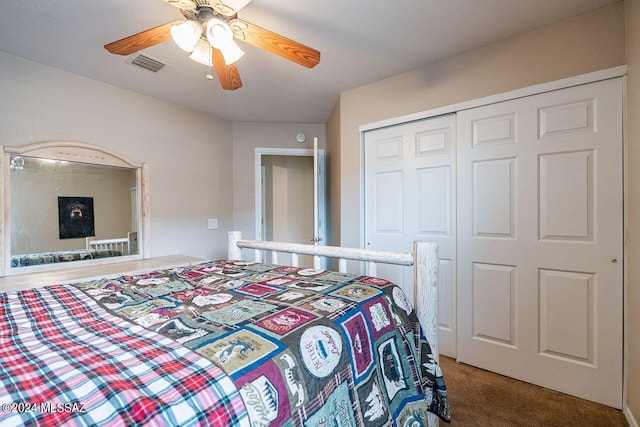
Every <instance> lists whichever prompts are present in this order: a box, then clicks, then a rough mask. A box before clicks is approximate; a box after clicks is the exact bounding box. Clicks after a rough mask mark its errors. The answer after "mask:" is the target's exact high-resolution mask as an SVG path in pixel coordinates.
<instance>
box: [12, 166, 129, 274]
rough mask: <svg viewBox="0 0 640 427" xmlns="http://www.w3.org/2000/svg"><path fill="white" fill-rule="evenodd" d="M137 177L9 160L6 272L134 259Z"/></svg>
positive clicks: (124, 170) (111, 169)
mask: <svg viewBox="0 0 640 427" xmlns="http://www.w3.org/2000/svg"><path fill="white" fill-rule="evenodd" d="M137 173H138V170H137V169H135V168H128V167H116V166H105V165H99V164H89V163H79V162H71V161H66V160H52V159H45V158H38V157H28V156H22V155H16V154H12V155H11V156H10V159H9V175H10V176H9V182H10V236H11V245H10V250H11V252H10V254H11V267H26V266H32V265H41V264H49V263H59V262H67V261H78V260H90V259H97V258H105V257H114V256H123V255H135V254H138V245H137V237H138V218H139V216H138V188H137V183H138V177H137Z"/></svg>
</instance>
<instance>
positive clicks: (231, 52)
mask: <svg viewBox="0 0 640 427" xmlns="http://www.w3.org/2000/svg"><path fill="white" fill-rule="evenodd" d="M220 51H221V52H222V56H223V57H224V63H225V64H226V65H231V64H233V63H235V62H236V61H237V60H238V59H240V58H242V56H243V55H244V50H242V49H240V47H239V46H238V45H237V44H236V42H234V41H233V40H232V41H231V43H229V44H227V45H226V46H225V47H223V48H222V49H220Z"/></svg>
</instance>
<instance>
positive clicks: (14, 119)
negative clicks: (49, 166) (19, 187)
mask: <svg viewBox="0 0 640 427" xmlns="http://www.w3.org/2000/svg"><path fill="white" fill-rule="evenodd" d="M132 72H135V71H132ZM138 72H145V71H143V70H139V71H138ZM149 78H153V75H152V74H149ZM0 117H2V125H1V126H0V143H1V144H4V145H24V144H27V143H31V142H38V141H51V140H66V141H82V142H87V143H91V144H96V145H100V146H102V147H105V148H108V149H110V150H112V151H114V152H116V153H119V154H121V155H123V156H125V157H127V158H129V159H131V160H132V161H137V162H146V163H147V164H148V165H149V179H150V203H151V206H150V219H151V255H152V256H161V255H169V254H184V255H191V256H197V257H203V258H222V257H224V256H226V252H227V250H226V231H227V230H228V229H229V228H228V225H229V224H231V223H232V214H233V209H232V206H233V199H232V195H231V192H232V187H231V184H230V182H231V178H230V177H231V176H232V125H231V123H230V122H229V121H226V120H221V119H217V118H215V117H211V116H208V115H205V114H203V113H200V112H197V111H195V110H191V109H188V108H184V107H181V106H177V105H175V104H171V103H168V102H164V101H160V100H158V99H156V98H151V97H148V96H145V95H141V94H138V93H135V92H131V91H127V90H124V89H120V88H117V87H114V86H111V85H107V84H104V83H100V82H97V81H95V80H91V79H87V78H84V77H80V76H77V75H74V74H70V73H67V72H64V71H61V70H58V69H55V68H51V67H47V66H44V65H40V64H36V63H34V62H31V61H27V60H24V59H21V58H18V57H16V56H12V55H9V54H7V53H4V52H0ZM207 218H218V219H219V223H220V224H221V226H220V228H219V229H218V230H207ZM225 226H226V228H225Z"/></svg>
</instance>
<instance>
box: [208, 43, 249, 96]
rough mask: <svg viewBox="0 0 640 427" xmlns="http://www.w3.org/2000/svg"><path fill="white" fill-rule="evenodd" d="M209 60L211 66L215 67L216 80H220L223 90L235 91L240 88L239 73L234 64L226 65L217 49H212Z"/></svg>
mask: <svg viewBox="0 0 640 427" xmlns="http://www.w3.org/2000/svg"><path fill="white" fill-rule="evenodd" d="M211 50H212V53H211V60H212V62H213V66H214V67H216V73H217V74H218V79H220V85H221V86H222V89H224V90H236V89H240V88H241V87H242V80H240V73H239V72H238V67H236V64H231V65H227V64H225V63H224V56H222V52H220V51H219V50H218V49H214V48H212V49H211Z"/></svg>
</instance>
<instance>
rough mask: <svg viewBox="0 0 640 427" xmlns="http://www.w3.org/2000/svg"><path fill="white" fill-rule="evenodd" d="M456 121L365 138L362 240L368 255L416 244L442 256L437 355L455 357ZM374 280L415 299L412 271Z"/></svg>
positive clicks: (388, 272) (384, 269)
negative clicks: (434, 246)
mask: <svg viewBox="0 0 640 427" xmlns="http://www.w3.org/2000/svg"><path fill="white" fill-rule="evenodd" d="M454 159H455V116H454V115H447V116H440V117H435V118H431V119H426V120H420V121H415V122H410V123H404V124H401V125H396V126H391V127H387V128H382V129H376V130H373V131H369V132H366V133H365V136H364V163H365V167H364V169H365V197H364V199H365V233H366V234H365V238H366V245H367V248H368V249H379V250H397V251H406V252H410V251H411V250H412V247H413V241H414V240H428V241H435V242H437V243H438V245H439V253H440V267H439V269H440V270H439V278H440V301H439V319H440V329H439V351H440V353H441V354H444V355H447V356H451V357H455V352H456V348H455V346H456V336H455V322H456V311H455V310H456V305H455V300H454V298H455V294H456V280H455V277H456V276H455V271H456V262H455V251H456V249H455V243H456V234H455V233H456V227H455V211H456V209H455V185H456V184H455V160H454ZM378 275H379V276H380V277H384V278H388V279H389V280H392V281H394V282H395V283H397V284H398V285H400V286H402V288H403V289H404V290H405V292H406V293H407V295H408V296H409V298H411V299H413V269H412V268H411V267H400V266H390V265H384V264H380V265H379V266H378Z"/></svg>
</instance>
